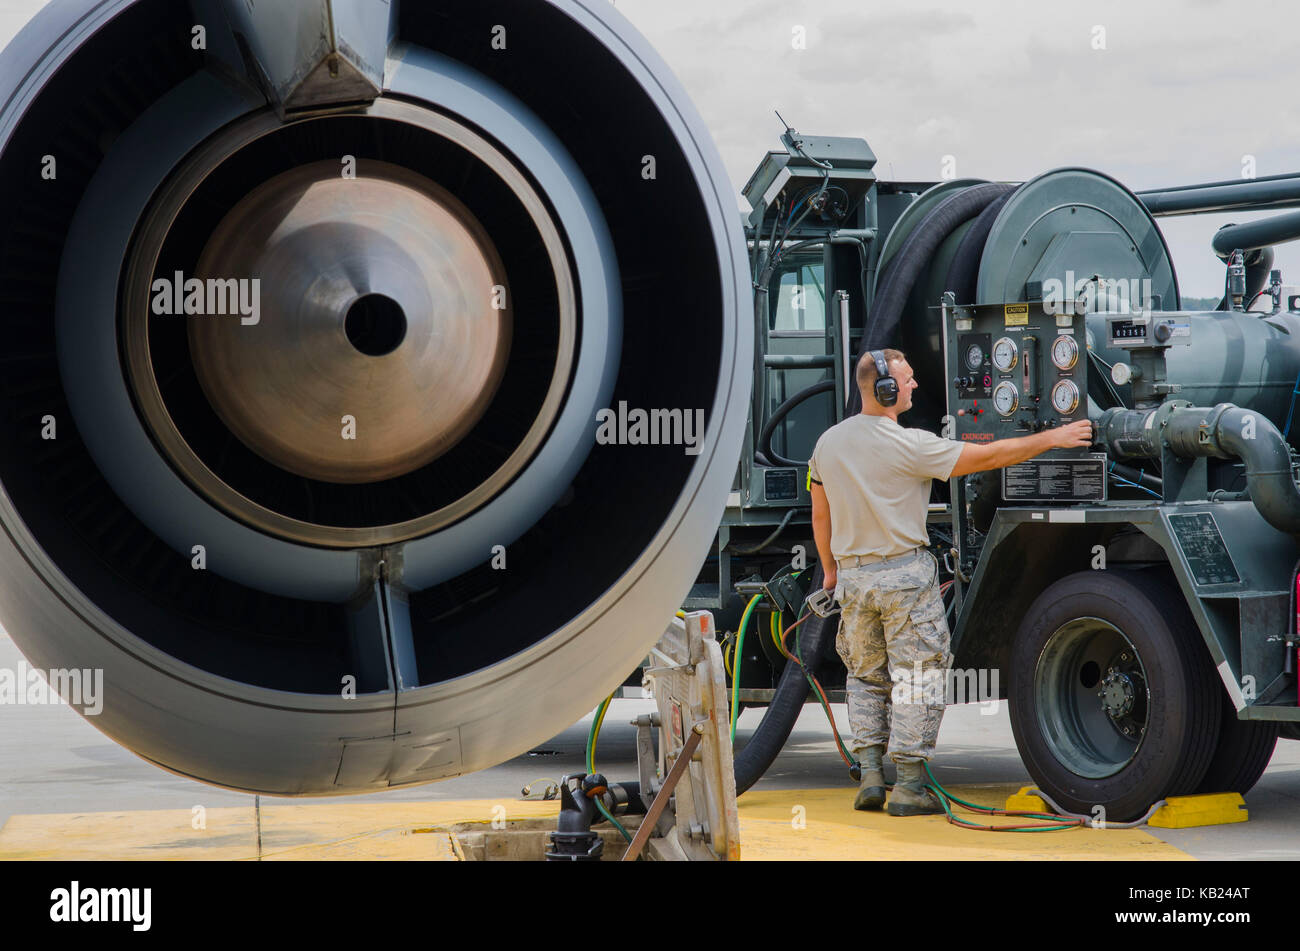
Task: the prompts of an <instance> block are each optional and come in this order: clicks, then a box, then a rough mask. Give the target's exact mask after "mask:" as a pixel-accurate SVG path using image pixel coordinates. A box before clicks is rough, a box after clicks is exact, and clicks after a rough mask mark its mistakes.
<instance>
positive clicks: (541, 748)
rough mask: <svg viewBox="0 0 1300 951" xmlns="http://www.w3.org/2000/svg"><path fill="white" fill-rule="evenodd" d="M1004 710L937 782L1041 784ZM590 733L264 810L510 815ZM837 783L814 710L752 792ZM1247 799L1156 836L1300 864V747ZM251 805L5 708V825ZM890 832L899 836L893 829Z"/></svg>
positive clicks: (625, 774)
mask: <svg viewBox="0 0 1300 951" xmlns="http://www.w3.org/2000/svg"><path fill="white" fill-rule="evenodd" d="M21 660H22V655H21V654H20V653H19V651H18V650H17V648H16V647H15V646H14V644H13V642H12V641H10V640H9V638H8V637H7V636H5V635H3V634H0V668H8V669H10V670H14V669H16V668H17V667H18V665H19V663H20V662H21ZM997 706H998V709H997V710H996V712H994V713H992V715H986V713H984V712H982V710H981V706H980V705H978V704H970V705H964V706H954V707H949V708H948V711H947V713H946V714H945V716H944V721H943V727H942V729H941V731H940V735H939V744H938V751H937V754H936V757H935V759H934V761H933V764H932V766H933V769H934V772H935V776H936V777H937V778H938V780H939V782H940V783H942V784H944V785H945V786H962V787H963V788H966V789H973V788H978V787H980V786H986V785H989V786H992V785H998V786H1002V785H1009V786H1021V785H1031V784H1032V780H1031V779H1030V778H1029V775H1028V773H1027V772H1026V771H1025V768H1024V766H1023V764H1022V763H1021V761H1020V757H1019V754H1018V753H1017V752H1016V748H1015V743H1014V740H1013V739H1012V733H1011V726H1010V723H1009V721H1008V717H1007V710H1006V704H1005V703H1003V704H998V705H997ZM653 708H654V704H653V702H652V701H650V700H633V699H626V700H615V701H614V702H613V704H612V706H611V709H610V711H609V713H608V714H607V715H606V718H605V724H604V728H603V730H602V733H601V737H600V741H599V745H598V747H597V751H596V763H597V768H598V769H599V770H600V771H601V772H603V773H605V774H606V775H607V776H608V777H609V778H610V779H614V780H617V779H626V780H631V779H635V778H636V775H637V770H636V746H635V740H636V732H635V728H633V727H632V726H631V725H630V723H629V721H631V720H632V719H633V718H634V717H635V716H637V715H638V714H640V713H648V712H650V711H652V710H653ZM832 710H833V712H834V713H835V716H836V719H837V722H838V723H839V725H840V728H841V730H844V729H845V728H846V720H847V717H846V713H845V709H844V706H843V705H842V704H836V705H834V706H833V707H832ZM761 717H762V711H761V710H747V711H745V712H744V713H742V714H741V717H740V723H739V725H738V728H737V741H738V744H743V743H744V742H745V740H746V739H747V737H748V735H749V734H750V732H751V731H752V730H753V728H754V727H755V726H756V725H757V724H758V722H759V720H760V719H761ZM589 727H590V717H586V718H584V719H582V720H580V721H578V722H577V723H575V724H574V725H573V726H571V727H570V728H569V729H567V730H565V731H564V732H563V733H561V734H560V735H559V736H556V737H554V738H552V739H550V740H548V741H546V742H543V743H540V744H538V746H537V747H536V748H535V749H534V750H533V751H532V752H530V753H528V754H525V755H522V756H518V757H516V758H515V759H512V760H510V761H509V762H506V763H503V764H502V765H500V766H497V767H495V768H493V769H488V770H483V771H481V772H478V773H474V774H471V775H468V776H461V777H457V778H455V779H450V780H446V781H444V782H440V783H433V784H430V785H425V786H416V787H412V788H408V789H401V790H392V791H387V792H381V793H374V794H371V795H368V796H350V797H331V798H328V799H306V800H303V799H297V800H284V799H274V798H269V797H263V799H262V803H263V805H264V806H268V805H281V804H286V803H331V804H337V803H366V804H372V805H373V804H381V803H385V802H390V803H412V802H439V801H447V800H480V801H482V806H483V809H484V811H485V813H490V812H491V807H492V806H493V805H496V804H500V805H503V806H505V807H506V808H507V810H512V809H513V808H514V807H513V806H512V804H515V803H518V801H519V799H520V790H521V787H523V786H524V785H527V784H530V783H532V784H534V785H535V786H536V787H538V788H540V787H541V786H542V785H544V781H545V780H547V779H549V780H555V781H558V780H559V778H560V777H561V776H562V775H564V774H566V773H570V772H581V771H583V760H584V753H585V747H586V739H587V730H588V728H589ZM891 778H892V777H891ZM836 788H840V789H842V790H843V796H844V797H845V800H846V801H849V802H851V800H852V797H853V794H854V788H855V784H854V783H853V781H852V780H851V779H850V778H849V776H848V773H847V770H846V769H845V768H844V765H843V763H842V762H841V761H840V758H839V756H838V755H837V753H836V750H835V744H834V741H833V738H832V735H831V731H830V728H829V726H828V724H827V722H826V719H825V715H824V713H823V712H822V710H821V708H820V707H817V706H808V707H806V708H805V710H804V712H803V714H802V716H801V717H800V719H799V721H798V723H797V725H796V727H795V730H794V733H793V734H792V735H791V737H790V740H789V742H788V743H787V744H786V747H785V749H784V751H783V752H782V753H781V755H780V756H779V757H778V758H777V761H776V763H775V764H773V766H772V768H771V769H770V770H769V771H768V772H767V774H766V775H765V776H764V777H763V778H762V780H760V781H759V783H758V784H757V785H756V786H755V787H754V790H755V793H758V792H763V793H774V792H778V791H782V790H809V791H812V790H831V791H832V792H831V796H832V798H833V796H834V793H833V790H834V789H836ZM821 795H822V798H824V797H825V794H824V793H823V794H821ZM748 798H749V801H750V802H754V803H757V802H759V801H760V800H761V801H763V802H770V801H773V800H772V797H769V796H767V795H764V796H761V797H759V796H750V797H748ZM746 801H747V800H746V797H742V798H741V806H742V823H743V822H744V815H745V813H746ZM777 801H779V799H778V800H777ZM792 801H793V800H792ZM1246 803H1247V806H1248V808H1249V812H1250V820H1249V822H1245V823H1236V824H1233V825H1225V826H1214V827H1202V828H1194V829H1177V830H1167V829H1150V830H1148V831H1149V833H1150V834H1151V835H1153V836H1155V837H1156V838H1158V839H1160V840H1162V841H1163V842H1165V843H1168V844H1169V845H1172V846H1174V847H1176V848H1177V849H1179V850H1181V851H1182V852H1185V853H1187V854H1188V855H1190V856H1192V857H1195V858H1201V859H1245V860H1255V859H1300V742H1296V741H1290V740H1279V741H1278V747H1277V750H1276V752H1275V753H1274V756H1273V760H1272V763H1271V764H1270V766H1269V768H1268V771H1267V772H1266V773H1265V774H1264V776H1263V778H1262V779H1261V780H1260V782H1259V783H1258V784H1257V785H1256V787H1255V788H1254V789H1253V790H1252V791H1251V792H1250V793H1249V794H1248V795H1247V796H1246ZM251 804H252V797H251V796H248V795H247V794H244V793H236V792H230V791H228V790H224V789H219V788H216V787H213V786H207V785H204V784H202V783H198V782H194V781H192V780H188V779H184V778H181V777H178V776H174V775H172V774H171V773H168V772H166V771H164V770H161V769H159V768H158V767H156V766H154V765H152V764H151V763H148V762H146V761H145V760H143V759H140V758H139V757H137V756H136V755H135V754H133V753H131V752H129V751H128V750H125V749H123V748H122V747H120V746H118V745H117V744H116V743H114V742H113V741H112V740H110V739H108V738H107V737H105V736H104V735H103V734H101V733H100V732H99V731H98V730H96V729H95V728H94V727H93V726H92V725H91V724H90V722H89V721H88V720H87V719H85V718H83V717H81V716H80V715H79V714H77V713H76V712H75V711H73V710H72V709H70V708H69V707H67V706H63V705H44V706H29V705H25V704H23V705H4V704H0V830H2V828H3V825H4V823H5V822H6V821H7V820H8V819H9V818H10V817H12V816H16V815H33V814H72V813H105V812H124V811H138V810H192V809H193V807H194V806H196V805H202V806H203V807H204V808H205V809H207V810H211V809H214V808H221V807H234V806H242V807H247V806H250V805H251ZM788 811H789V810H788V808H787V809H786V812H787V813H788ZM860 815H861V814H860ZM483 818H484V819H487V818H488V816H487V815H485V816H484V817H483ZM900 821H902V820H900ZM906 821H908V822H913V821H915V820H906ZM921 821H930V820H921ZM980 821H982V820H980ZM995 821H996V820H995ZM787 824H788V823H787ZM889 828H890V829H891V831H892V829H893V827H889ZM954 834H958V835H961V836H970V837H985V838H988V837H989V833H982V832H967V831H963V830H954ZM1067 834H1069V835H1075V834H1076V833H1067ZM993 838H1004V837H993ZM1022 838H1023V837H1022ZM1028 838H1032V839H1041V838H1043V837H1042V836H1030V837H1028ZM960 841H962V842H963V843H964V842H965V841H967V840H966V839H962V840H960ZM742 843H743V836H742ZM742 847H743V845H742Z"/></svg>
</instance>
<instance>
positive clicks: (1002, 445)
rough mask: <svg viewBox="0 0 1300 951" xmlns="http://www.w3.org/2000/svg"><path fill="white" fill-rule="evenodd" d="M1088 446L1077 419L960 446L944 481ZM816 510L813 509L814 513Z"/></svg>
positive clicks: (1088, 433) (1086, 428) (1087, 433)
mask: <svg viewBox="0 0 1300 951" xmlns="http://www.w3.org/2000/svg"><path fill="white" fill-rule="evenodd" d="M1091 445H1092V423H1090V422H1089V421H1088V420H1086V419H1078V420H1075V421H1074V422H1073V423H1070V424H1068V425H1066V426H1060V427H1056V428H1054V429H1045V430H1043V431H1042V432H1041V433H1034V434H1033V435H1031V436H1017V437H1016V438H1014V439H999V440H998V441H997V442H991V443H988V444H986V445H983V446H981V445H977V444H975V443H967V444H966V445H964V446H962V450H961V455H960V456H958V457H957V464H956V465H955V466H953V467H952V475H950V476H949V477H948V478H950V479H955V478H957V477H958V476H964V475H970V474H971V473H972V472H984V471H986V470H988V469H1001V468H1003V467H1004V466H1014V465H1015V464H1016V463H1017V462H1025V461H1026V460H1029V459H1032V458H1034V456H1037V455H1040V454H1042V453H1044V452H1046V451H1047V450H1049V449H1078V448H1080V447H1084V446H1091ZM815 511H816V509H814V512H815Z"/></svg>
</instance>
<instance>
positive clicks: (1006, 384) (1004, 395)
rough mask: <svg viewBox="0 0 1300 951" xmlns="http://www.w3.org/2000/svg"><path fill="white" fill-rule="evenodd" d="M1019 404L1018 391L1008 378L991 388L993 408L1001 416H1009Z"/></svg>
mask: <svg viewBox="0 0 1300 951" xmlns="http://www.w3.org/2000/svg"><path fill="white" fill-rule="evenodd" d="M1019 405H1020V391H1019V390H1017V389H1016V385H1015V384H1014V383H1012V382H1011V381H1009V380H1003V381H1002V382H1001V383H999V384H998V385H997V387H996V388H995V389H994V390H993V408H994V409H996V410H997V411H998V412H999V413H1001V414H1002V415H1003V416H1010V415H1011V414H1012V413H1014V412H1015V411H1016V408H1017V407H1018V406H1019Z"/></svg>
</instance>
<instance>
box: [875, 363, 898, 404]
mask: <svg viewBox="0 0 1300 951" xmlns="http://www.w3.org/2000/svg"><path fill="white" fill-rule="evenodd" d="M870 356H871V359H873V360H875V361H876V394H875V395H876V402H877V403H879V404H880V405H881V406H893V405H894V404H895V403H897V402H898V381H897V380H895V379H894V378H893V377H892V376H890V375H889V364H888V363H887V362H885V354H884V351H881V350H872V351H871V354H870Z"/></svg>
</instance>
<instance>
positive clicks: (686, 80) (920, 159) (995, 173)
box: [0, 0, 1300, 297]
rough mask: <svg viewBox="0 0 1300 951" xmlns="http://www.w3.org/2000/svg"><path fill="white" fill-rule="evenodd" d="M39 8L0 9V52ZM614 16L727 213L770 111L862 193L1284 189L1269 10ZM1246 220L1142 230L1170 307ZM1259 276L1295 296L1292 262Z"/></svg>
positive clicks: (1294, 104) (1019, 4)
mask: <svg viewBox="0 0 1300 951" xmlns="http://www.w3.org/2000/svg"><path fill="white" fill-rule="evenodd" d="M177 2H180V0H177ZM406 2H415V0H406ZM41 6H43V3H42V2H40V0H0V44H2V43H7V42H8V41H9V39H10V38H11V37H12V36H13V34H14V33H16V32H17V31H18V29H19V28H21V26H22V24H23V23H25V22H26V21H27V20H28V19H29V18H30V17H31V15H32V14H33V13H34V12H35V11H36V10H37V9H39V8H40V7H41ZM617 6H618V9H619V10H621V11H622V12H623V14H624V15H625V16H627V18H628V19H629V20H631V21H632V23H634V24H635V25H636V27H637V28H638V29H639V30H641V32H642V33H644V34H645V35H646V36H647V37H648V38H649V40H650V42H651V43H652V44H653V45H654V46H655V48H656V49H657V50H658V51H659V53H660V55H661V56H663V58H664V59H665V60H666V61H667V62H668V64H669V66H671V67H672V68H673V70H674V71H675V72H676V74H677V76H678V77H679V78H680V79H681V82H682V84H683V85H684V86H685V87H686V90H687V92H688V93H689V94H690V96H691V97H692V99H693V100H694V102H695V106H696V108H697V109H698V110H699V112H700V114H701V115H702V116H703V117H704V121H705V123H706V125H707V126H708V127H709V129H710V130H711V131H712V133H713V136H714V139H715V141H716V142H717V144H718V148H719V150H720V151H721V153H722V157H723V160H724V162H725V163H726V166H727V171H728V172H729V174H730V175H731V179H732V182H733V184H734V186H735V190H736V193H737V196H738V195H739V191H740V187H741V186H742V185H743V184H744V183H745V181H746V180H747V179H748V178H749V175H750V173H751V172H753V170H754V168H755V166H756V165H757V164H758V162H759V160H760V159H761V158H762V156H763V153H764V152H766V151H767V150H769V149H774V148H779V147H780V143H779V142H778V137H779V136H780V133H781V128H780V125H779V123H778V122H777V120H776V117H775V116H774V115H773V109H779V110H780V112H781V114H782V115H783V116H784V117H785V118H786V120H787V121H789V122H790V123H791V124H792V125H793V126H794V127H795V128H796V129H798V130H799V131H801V132H805V133H809V134H814V135H843V136H858V137H862V138H864V139H866V140H867V142H868V143H870V145H871V148H872V149H873V150H874V151H875V153H876V156H877V158H878V159H879V164H878V166H877V172H878V174H879V175H880V177H881V178H898V179H905V180H917V179H925V180H930V179H937V178H939V177H940V175H941V163H942V162H943V159H944V156H948V155H951V156H953V158H954V159H955V163H956V173H957V175H958V176H959V177H963V178H965V177H975V178H988V179H994V180H1002V181H1022V180H1024V179H1027V178H1030V177H1033V176H1035V175H1038V174H1039V173H1041V172H1044V171H1047V170H1049V169H1052V168H1055V167H1059V166H1063V165H1083V166H1087V167H1091V168H1096V169H1098V170H1100V171H1104V172H1106V173H1108V174H1110V175H1113V176H1114V177H1116V178H1117V179H1119V180H1120V181H1122V182H1123V183H1124V184H1126V185H1127V186H1129V187H1130V188H1132V189H1134V190H1141V189H1144V188H1152V187H1157V186H1163V185H1176V184H1188V183H1192V182H1200V181H1213V180H1219V179H1233V178H1240V177H1241V176H1242V172H1243V163H1247V162H1248V161H1251V160H1250V159H1248V158H1247V157H1248V156H1250V157H1253V164H1254V169H1255V174H1257V175H1260V176H1264V175H1275V174H1279V173H1282V172H1290V171H1300V101H1297V95H1296V94H1297V91H1300V59H1298V58H1297V56H1296V46H1297V39H1298V38H1300V29H1297V28H1298V27H1300V5H1293V4H1289V3H1286V2H1281V0H1258V2H1254V3H1250V4H1227V3H1221V2H1217V0H1123V2H1116V0H1102V2H1096V0H1094V2H1089V3H1059V2H1045V0H988V2H971V0H965V2H956V0H952V2H947V3H930V2H926V0H907V2H906V3H904V2H901V0H900V2H895V3H878V2H871V0H617ZM796 28H801V30H802V35H803V37H804V38H805V42H804V48H802V49H796V48H795V45H796V44H795V38H796V35H797V31H796ZM737 205H738V207H746V206H745V205H744V204H743V202H741V201H740V199H739V197H738V199H737ZM1251 217H1258V215H1256V216H1249V215H1234V216H1208V217H1207V216H1202V217H1195V218H1177V219H1171V218H1164V219H1161V222H1160V223H1161V227H1162V229H1163V230H1164V232H1165V236H1166V239H1167V240H1168V242H1169V244H1170V247H1171V250H1172V252H1173V256H1174V264H1175V267H1176V269H1177V271H1178V275H1179V282H1180V285H1181V288H1182V291H1183V293H1184V294H1186V295H1190V296H1196V297H1210V296H1217V295H1219V294H1220V293H1221V292H1222V289H1223V266H1222V265H1221V264H1220V263H1219V261H1218V260H1217V259H1216V258H1215V257H1214V255H1213V254H1212V252H1211V251H1210V249H1209V242H1210V235H1211V234H1212V233H1213V231H1214V230H1215V229H1216V228H1217V227H1218V226H1219V225H1220V224H1223V223H1225V222H1227V221H1230V220H1238V221H1242V220H1248V219H1249V218H1251ZM1277 266H1279V267H1281V268H1282V269H1283V272H1284V277H1285V278H1286V279H1287V281H1288V282H1289V283H1297V284H1300V244H1298V243H1292V244H1289V245H1283V246H1281V247H1279V248H1278V264H1277Z"/></svg>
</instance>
